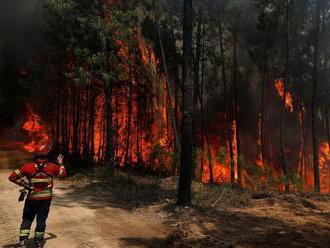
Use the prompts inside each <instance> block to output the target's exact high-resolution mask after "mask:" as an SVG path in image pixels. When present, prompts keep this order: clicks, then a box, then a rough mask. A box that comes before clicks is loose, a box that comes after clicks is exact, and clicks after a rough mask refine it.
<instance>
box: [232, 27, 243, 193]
mask: <svg viewBox="0 0 330 248" xmlns="http://www.w3.org/2000/svg"><path fill="white" fill-rule="evenodd" d="M233 35H234V58H233V69H234V71H233V90H234V115H235V122H236V125H235V127H236V148H237V182H238V185H239V186H240V187H241V186H242V175H241V141H240V121H239V107H238V96H237V94H238V92H237V91H238V89H237V73H238V71H237V33H236V31H234V34H233Z"/></svg>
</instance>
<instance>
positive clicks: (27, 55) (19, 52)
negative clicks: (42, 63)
mask: <svg viewBox="0 0 330 248" xmlns="http://www.w3.org/2000/svg"><path fill="white" fill-rule="evenodd" d="M41 3H42V2H41V0H1V3H0V33H1V39H0V119H1V121H2V123H1V124H0V125H1V126H0V128H2V127H3V126H4V125H8V124H9V123H11V122H13V121H14V120H15V117H16V116H17V114H19V112H20V110H21V109H22V106H23V98H24V96H25V94H26V91H25V90H24V87H23V84H22V83H21V82H20V80H19V79H18V71H19V70H20V69H21V68H22V67H24V66H26V65H27V64H28V63H30V62H33V61H36V60H39V59H40V58H41V57H42V51H43V41H42V35H41V26H42V15H41Z"/></svg>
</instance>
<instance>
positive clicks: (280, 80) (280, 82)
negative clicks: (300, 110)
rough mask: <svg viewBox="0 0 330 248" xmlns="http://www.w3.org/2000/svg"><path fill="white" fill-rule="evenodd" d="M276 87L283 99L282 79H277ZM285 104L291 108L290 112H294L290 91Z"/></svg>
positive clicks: (287, 93)
mask: <svg viewBox="0 0 330 248" xmlns="http://www.w3.org/2000/svg"><path fill="white" fill-rule="evenodd" d="M275 88H276V90H277V92H278V94H279V95H280V97H281V98H282V99H283V97H284V83H283V80H282V79H278V80H275ZM285 106H286V108H287V109H289V110H290V112H293V103H292V97H291V93H290V92H289V91H287V92H286V97H285Z"/></svg>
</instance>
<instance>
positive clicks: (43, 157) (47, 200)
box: [9, 145, 66, 248]
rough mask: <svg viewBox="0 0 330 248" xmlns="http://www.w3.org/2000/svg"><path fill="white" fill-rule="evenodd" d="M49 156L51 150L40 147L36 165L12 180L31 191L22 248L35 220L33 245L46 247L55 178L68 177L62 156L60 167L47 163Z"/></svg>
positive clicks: (23, 227)
mask: <svg viewBox="0 0 330 248" xmlns="http://www.w3.org/2000/svg"><path fill="white" fill-rule="evenodd" d="M48 154H49V147H48V146H46V145H42V146H39V147H38V148H37V149H36V152H35V156H34V162H33V163H27V164H25V165H24V166H23V167H22V168H20V169H17V170H15V171H14V172H13V173H12V174H11V175H10V176H9V180H10V181H11V182H13V183H15V184H17V185H19V186H22V187H24V189H26V190H27V191H28V193H27V198H26V200H25V204H24V210H23V218H22V219H23V220H22V224H21V228H20V235H19V240H20V242H19V247H20V248H25V247H26V243H27V240H28V238H29V235H30V228H31V224H32V222H33V220H34V219H35V218H36V221H37V225H36V229H35V235H34V241H35V244H36V247H38V248H40V247H43V244H44V234H45V229H46V220H47V217H48V213H49V209H50V205H51V202H52V193H53V186H54V184H53V180H54V177H55V176H60V177H64V176H66V170H65V167H64V164H63V158H64V157H63V155H61V154H60V155H58V157H57V163H58V165H56V164H54V163H51V162H48ZM20 198H21V197H20Z"/></svg>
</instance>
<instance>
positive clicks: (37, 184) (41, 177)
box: [9, 162, 66, 201]
mask: <svg viewBox="0 0 330 248" xmlns="http://www.w3.org/2000/svg"><path fill="white" fill-rule="evenodd" d="M56 176H60V177H65V176H66V171H65V169H64V168H63V170H61V169H60V167H59V166H58V165H56V164H54V163H50V162H47V163H46V164H45V166H44V167H43V168H42V169H39V167H38V165H37V164H35V163H28V164H25V165H24V166H23V167H22V168H20V169H17V170H15V171H14V172H13V173H12V174H11V175H10V176H9V180H10V181H11V182H13V183H16V184H19V185H22V184H21V180H22V179H23V177H26V178H27V180H28V181H29V186H30V187H31V188H32V190H29V193H28V196H27V199H28V200H31V201H38V200H47V199H52V197H53V186H54V177H56Z"/></svg>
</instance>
